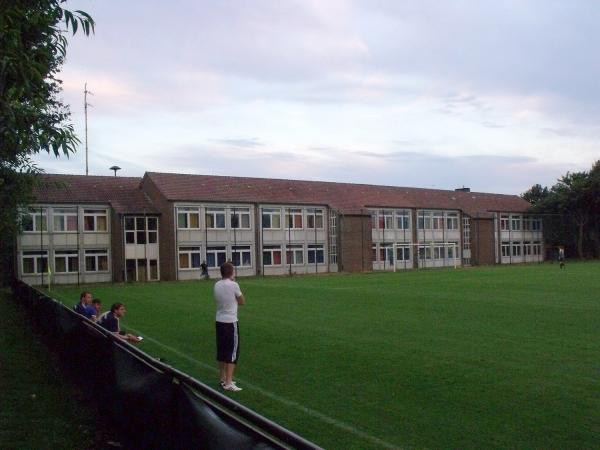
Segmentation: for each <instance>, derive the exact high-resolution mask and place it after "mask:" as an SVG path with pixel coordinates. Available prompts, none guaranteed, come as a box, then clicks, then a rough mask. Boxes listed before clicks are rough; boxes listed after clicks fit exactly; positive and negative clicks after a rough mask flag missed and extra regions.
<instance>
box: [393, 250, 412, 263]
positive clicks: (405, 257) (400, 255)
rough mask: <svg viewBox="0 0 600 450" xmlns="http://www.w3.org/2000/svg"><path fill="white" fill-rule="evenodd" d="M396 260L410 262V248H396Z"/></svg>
mask: <svg viewBox="0 0 600 450" xmlns="http://www.w3.org/2000/svg"><path fill="white" fill-rule="evenodd" d="M396 260H397V261H409V260H410V247H408V246H406V247H396Z"/></svg>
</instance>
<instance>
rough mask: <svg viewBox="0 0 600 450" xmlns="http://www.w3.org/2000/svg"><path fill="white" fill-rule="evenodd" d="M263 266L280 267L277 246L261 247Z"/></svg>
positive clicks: (279, 254) (279, 253) (279, 248)
mask: <svg viewBox="0 0 600 450" xmlns="http://www.w3.org/2000/svg"><path fill="white" fill-rule="evenodd" d="M263 264H264V265H265V266H280V265H281V247H279V246H277V245H265V246H264V247H263Z"/></svg>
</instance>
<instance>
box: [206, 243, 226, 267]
mask: <svg viewBox="0 0 600 450" xmlns="http://www.w3.org/2000/svg"><path fill="white" fill-rule="evenodd" d="M225 261H227V251H226V249H225V247H207V248H206V264H207V265H208V267H221V266H222V265H223V264H225Z"/></svg>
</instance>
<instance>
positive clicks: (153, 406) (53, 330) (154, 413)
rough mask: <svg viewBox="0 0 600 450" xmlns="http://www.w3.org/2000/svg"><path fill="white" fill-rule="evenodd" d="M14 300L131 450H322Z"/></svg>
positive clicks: (57, 309) (74, 317)
mask: <svg viewBox="0 0 600 450" xmlns="http://www.w3.org/2000/svg"><path fill="white" fill-rule="evenodd" d="M13 293H14V295H15V297H16V298H17V299H18V300H19V301H20V302H21V303H22V304H23V306H25V307H26V308H27V309H28V310H29V312H30V313H31V315H32V317H33V319H34V321H35V322H36V324H37V325H38V326H39V328H40V329H41V330H43V332H44V334H45V335H46V336H47V337H48V338H49V339H50V340H51V341H52V343H53V344H56V345H55V347H56V348H57V351H58V352H59V353H60V356H61V360H62V361H63V362H65V364H66V365H67V367H69V368H70V369H73V370H74V372H75V373H76V374H77V376H78V377H80V378H81V379H82V380H84V381H85V388H86V389H94V397H95V398H96V399H97V400H98V402H99V403H100V407H101V409H102V410H103V411H104V412H106V413H107V414H109V415H110V417H111V418H112V419H113V420H114V422H115V423H116V424H118V426H119V427H120V428H121V431H122V432H123V435H124V436H125V437H126V438H127V440H128V443H129V445H130V446H131V447H133V448H144V449H163V448H164V449H182V450H183V449H208V450H220V449H239V450H246V449H247V450H251V449H252V450H267V449H289V448H296V449H319V447H318V446H316V445H315V444H313V443H311V442H309V441H307V440H305V439H303V438H302V437H300V436H298V435H296V434H294V433H292V432H291V431H289V430H286V429H285V428H283V427H281V426H279V425H277V424H276V423H274V422H272V421H270V420H268V419H266V418H264V417H262V416H260V415H259V414H257V413H255V412H254V411H252V410H250V409H248V408H246V407H244V406H242V405H240V404H239V403H237V402H235V401H233V400H231V399H230V398H228V397H226V396H224V395H222V394H221V393H219V392H217V391H215V390H214V389H212V388H210V387H209V386H207V385H205V384H203V383H201V382H200V381H198V380H196V379H194V378H192V377H190V376H189V375H186V374H185V373H183V372H180V371H178V370H177V369H174V368H173V367H171V366H168V365H166V364H164V363H162V362H160V361H158V360H156V359H155V358H153V357H151V356H150V355H148V354H146V353H144V352H142V351H141V350H139V349H137V348H136V347H134V346H132V345H130V344H128V343H127V342H125V341H123V340H121V339H119V338H118V337H116V336H114V335H113V334H112V333H110V332H108V331H106V330H105V329H103V328H101V327H100V326H98V325H96V324H95V323H93V322H92V321H90V320H88V319H86V318H85V317H83V316H81V315H79V314H77V313H76V312H75V311H73V310H71V309H69V308H67V307H66V306H64V305H63V304H61V303H59V302H57V301H56V300H54V299H52V298H50V297H47V296H46V295H44V294H43V293H42V292H40V291H38V290H37V289H35V288H33V287H31V286H29V285H27V284H25V283H23V282H22V281H18V280H16V281H15V282H14V285H13Z"/></svg>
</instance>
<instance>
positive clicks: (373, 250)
mask: <svg viewBox="0 0 600 450" xmlns="http://www.w3.org/2000/svg"><path fill="white" fill-rule="evenodd" d="M371 259H372V260H373V261H378V259H377V245H376V244H373V247H371Z"/></svg>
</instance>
